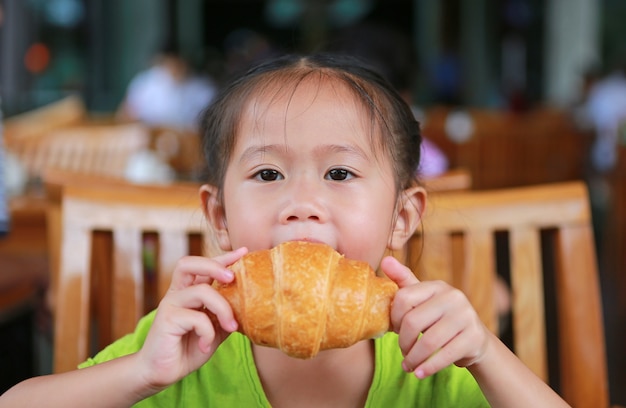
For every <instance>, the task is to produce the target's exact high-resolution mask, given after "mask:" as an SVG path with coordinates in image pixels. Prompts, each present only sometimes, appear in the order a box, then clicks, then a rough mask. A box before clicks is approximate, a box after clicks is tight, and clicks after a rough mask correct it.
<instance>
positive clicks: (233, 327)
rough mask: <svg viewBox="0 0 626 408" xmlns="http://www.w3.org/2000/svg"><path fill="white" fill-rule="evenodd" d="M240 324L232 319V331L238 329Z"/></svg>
mask: <svg viewBox="0 0 626 408" xmlns="http://www.w3.org/2000/svg"><path fill="white" fill-rule="evenodd" d="M238 326H239V325H238V324H237V321H236V320H231V321H230V323H228V328H229V329H230V331H235V330H237V327H238Z"/></svg>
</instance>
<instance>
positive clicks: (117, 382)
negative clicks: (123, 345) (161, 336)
mask: <svg viewBox="0 0 626 408" xmlns="http://www.w3.org/2000/svg"><path fill="white" fill-rule="evenodd" d="M136 360H137V355H136V354H131V355H128V356H125V357H121V358H118V359H115V360H111V361H108V362H106V363H102V364H98V365H96V366H93V367H89V368H83V369H81V370H75V371H70V372H67V373H62V374H53V375H47V376H42V377H34V378H30V379H28V380H25V381H22V382H21V383H19V384H17V385H15V386H14V387H13V388H11V389H10V390H8V391H7V392H6V393H5V394H3V395H2V397H0V407H36V406H40V407H85V406H89V407H129V406H131V405H133V404H134V403H136V402H138V401H141V400H142V399H144V398H146V397H148V396H150V395H152V394H155V393H156V392H158V391H159V389H158V388H152V387H151V386H150V385H149V384H148V383H147V382H146V381H145V380H144V379H143V378H142V377H141V376H139V375H137V372H136V367H137V361H136Z"/></svg>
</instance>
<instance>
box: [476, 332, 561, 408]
mask: <svg viewBox="0 0 626 408" xmlns="http://www.w3.org/2000/svg"><path fill="white" fill-rule="evenodd" d="M487 335H488V336H489V337H490V339H489V341H488V346H487V348H486V349H485V352H484V354H483V356H482V359H481V360H480V361H478V362H476V363H474V364H472V365H469V366H468V367H467V369H468V370H469V371H470V372H471V373H472V375H473V376H474V378H475V379H476V381H477V382H478V385H479V386H480V389H481V390H482V391H483V394H484V395H485V397H486V398H487V400H488V401H489V403H490V404H491V406H492V407H569V405H568V404H567V403H566V402H565V401H563V400H562V399H561V397H559V396H558V395H557V394H556V393H555V392H554V391H553V390H552V388H550V387H549V386H548V385H547V384H546V383H545V382H543V381H542V380H541V379H540V378H539V377H537V376H536V375H535V373H533V372H532V371H531V370H530V369H529V368H528V367H527V366H526V365H524V364H523V363H522V362H521V360H519V359H518V358H517V356H516V355H515V354H513V352H511V350H509V348H508V347H506V346H505V345H504V343H502V342H501V341H500V339H498V338H497V337H496V336H495V335H494V334H493V333H491V332H488V334H487Z"/></svg>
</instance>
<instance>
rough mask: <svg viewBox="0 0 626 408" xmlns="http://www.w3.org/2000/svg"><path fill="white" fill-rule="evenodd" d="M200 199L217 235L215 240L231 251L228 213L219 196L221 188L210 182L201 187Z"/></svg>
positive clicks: (223, 249)
mask: <svg viewBox="0 0 626 408" xmlns="http://www.w3.org/2000/svg"><path fill="white" fill-rule="evenodd" d="M200 200H201V201H202V211H203V212H204V216H205V217H206V219H207V221H208V223H209V227H210V228H211V230H212V231H213V234H214V235H215V240H216V242H217V244H218V245H219V247H220V249H221V250H222V251H231V250H232V246H231V244H230V237H229V235H228V227H227V224H226V213H225V211H224V206H223V205H222V202H221V200H220V198H219V190H218V188H217V187H215V186H212V185H210V184H204V185H202V186H201V187H200Z"/></svg>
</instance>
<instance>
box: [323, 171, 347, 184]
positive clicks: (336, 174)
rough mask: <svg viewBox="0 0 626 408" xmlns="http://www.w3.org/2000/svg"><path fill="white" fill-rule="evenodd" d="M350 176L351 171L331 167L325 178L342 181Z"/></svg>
mask: <svg viewBox="0 0 626 408" xmlns="http://www.w3.org/2000/svg"><path fill="white" fill-rule="evenodd" d="M351 177H352V173H351V172H350V171H348V170H346V169H331V170H330V171H329V172H328V175H327V176H326V178H328V179H330V180H334V181H343V180H347V179H349V178H351Z"/></svg>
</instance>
